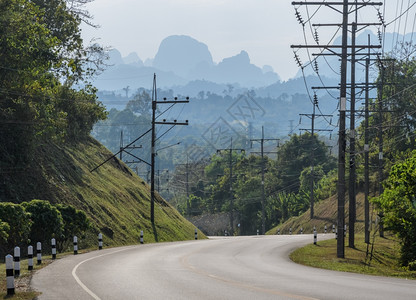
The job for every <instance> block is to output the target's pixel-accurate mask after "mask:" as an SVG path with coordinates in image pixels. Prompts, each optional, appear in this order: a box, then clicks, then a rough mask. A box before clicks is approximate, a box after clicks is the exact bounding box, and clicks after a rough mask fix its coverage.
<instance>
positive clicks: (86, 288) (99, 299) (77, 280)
mask: <svg viewBox="0 0 416 300" xmlns="http://www.w3.org/2000/svg"><path fill="white" fill-rule="evenodd" d="M128 249H131V248H127V249H121V250H117V251H114V252H110V253H105V254H101V255H98V256H94V257H90V258H88V259H86V260H83V261H81V262H80V263H79V264H77V265H76V266H75V267H74V268H73V269H72V276H73V277H74V279H75V281H76V282H77V283H78V284H79V286H80V287H81V288H82V289H83V290H84V291H85V292H87V293H88V294H89V295H90V296H91V297H92V298H94V299H95V300H101V298H100V297H98V296H97V295H96V294H94V292H93V291H91V290H90V289H89V288H88V287H87V286H86V285H85V284H84V283H83V282H82V281H81V279H79V277H78V276H77V274H76V272H77V269H78V267H79V266H80V265H82V264H83V263H85V262H87V261H90V260H93V259H96V258H99V257H103V256H107V255H110V254H115V253H118V252H122V251H126V250H128Z"/></svg>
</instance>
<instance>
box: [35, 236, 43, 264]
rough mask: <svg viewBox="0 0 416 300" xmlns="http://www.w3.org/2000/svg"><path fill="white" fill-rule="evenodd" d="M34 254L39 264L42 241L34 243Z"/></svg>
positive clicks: (40, 261)
mask: <svg viewBox="0 0 416 300" xmlns="http://www.w3.org/2000/svg"><path fill="white" fill-rule="evenodd" d="M36 255H37V259H38V265H40V264H41V263H42V243H41V242H37V244H36Z"/></svg>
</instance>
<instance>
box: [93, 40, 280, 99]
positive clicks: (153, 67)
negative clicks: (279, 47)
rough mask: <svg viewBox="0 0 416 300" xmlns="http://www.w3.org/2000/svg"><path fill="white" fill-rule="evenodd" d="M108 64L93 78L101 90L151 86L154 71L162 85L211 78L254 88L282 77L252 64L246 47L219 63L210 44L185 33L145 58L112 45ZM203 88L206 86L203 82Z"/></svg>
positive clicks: (223, 82)
mask: <svg viewBox="0 0 416 300" xmlns="http://www.w3.org/2000/svg"><path fill="white" fill-rule="evenodd" d="M107 64H108V65H109V66H108V68H107V69H106V70H105V71H104V72H103V73H102V74H101V75H99V76H98V77H97V78H96V79H95V81H94V82H93V83H94V85H95V86H96V87H97V88H98V89H99V90H106V91H111V90H113V91H122V90H123V89H125V88H126V87H127V86H129V88H130V90H137V89H138V88H140V87H144V88H148V87H150V86H151V80H152V78H153V76H152V75H153V73H156V74H157V75H158V86H160V87H163V88H171V87H173V86H176V87H178V86H185V85H187V84H188V83H189V82H192V81H194V84H193V88H194V89H197V88H198V87H197V86H196V83H198V82H200V83H203V85H206V83H207V82H208V81H209V82H211V83H212V84H217V85H230V84H231V85H233V86H238V87H241V88H245V89H252V88H258V87H264V86H268V85H270V84H273V83H276V82H278V81H279V80H280V77H279V75H278V74H277V73H275V72H274V71H273V68H272V67H270V66H263V67H262V68H260V67H258V66H256V65H254V64H252V63H251V61H250V57H249V54H248V53H247V52H246V51H244V50H242V51H241V52H240V53H239V54H237V55H235V56H232V57H228V58H224V59H223V60H222V61H221V62H219V63H218V64H216V63H215V62H214V61H213V59H212V55H211V52H210V51H209V49H208V46H207V45H205V44H204V43H201V42H199V41H197V40H195V39H193V38H192V37H189V36H184V35H173V36H169V37H167V38H165V39H164V40H163V41H162V42H161V44H160V47H159V49H158V51H157V53H156V56H155V57H154V59H146V60H145V61H144V62H143V61H142V59H140V57H139V55H138V54H137V53H135V52H133V53H130V54H129V55H127V56H126V57H122V55H121V53H120V52H119V51H118V50H117V49H112V50H111V51H110V52H109V61H108V62H107ZM149 81H150V83H149ZM201 90H205V89H204V88H203V87H202V86H201Z"/></svg>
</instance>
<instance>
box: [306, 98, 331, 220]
mask: <svg viewBox="0 0 416 300" xmlns="http://www.w3.org/2000/svg"><path fill="white" fill-rule="evenodd" d="M316 107H318V97H317V96H316V94H314V96H313V111H312V114H299V115H300V116H305V117H308V118H310V119H311V131H310V132H311V136H312V140H311V141H312V143H311V190H310V211H311V214H310V217H311V219H313V217H314V205H315V195H314V188H315V172H314V168H315V136H314V135H315V131H332V130H330V129H316V128H315V119H316V118H317V117H332V115H323V114H316ZM300 130H305V131H309V130H308V129H304V128H301V129H300Z"/></svg>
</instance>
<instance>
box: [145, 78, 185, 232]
mask: <svg viewBox="0 0 416 300" xmlns="http://www.w3.org/2000/svg"><path fill="white" fill-rule="evenodd" d="M178 103H189V98H188V97H186V100H178V98H176V97H175V99H174V100H167V99H166V98H164V99H163V100H162V101H159V100H158V99H157V87H156V74H154V76H153V90H152V146H151V162H150V168H151V170H150V220H151V222H152V224H154V223H155V166H156V165H155V161H156V125H158V124H160V125H171V128H170V129H168V131H169V130H171V129H172V128H173V127H175V126H176V125H188V120H186V121H185V122H178V121H177V120H174V121H173V122H168V121H166V120H165V119H164V120H163V121H162V122H158V121H156V110H157V105H158V104H171V107H172V106H174V105H175V104H178ZM162 114H163V113H162ZM160 116H161V115H159V116H158V117H160ZM168 131H166V132H165V134H166V133H167V132H168ZM163 135H164V134H163Z"/></svg>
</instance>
